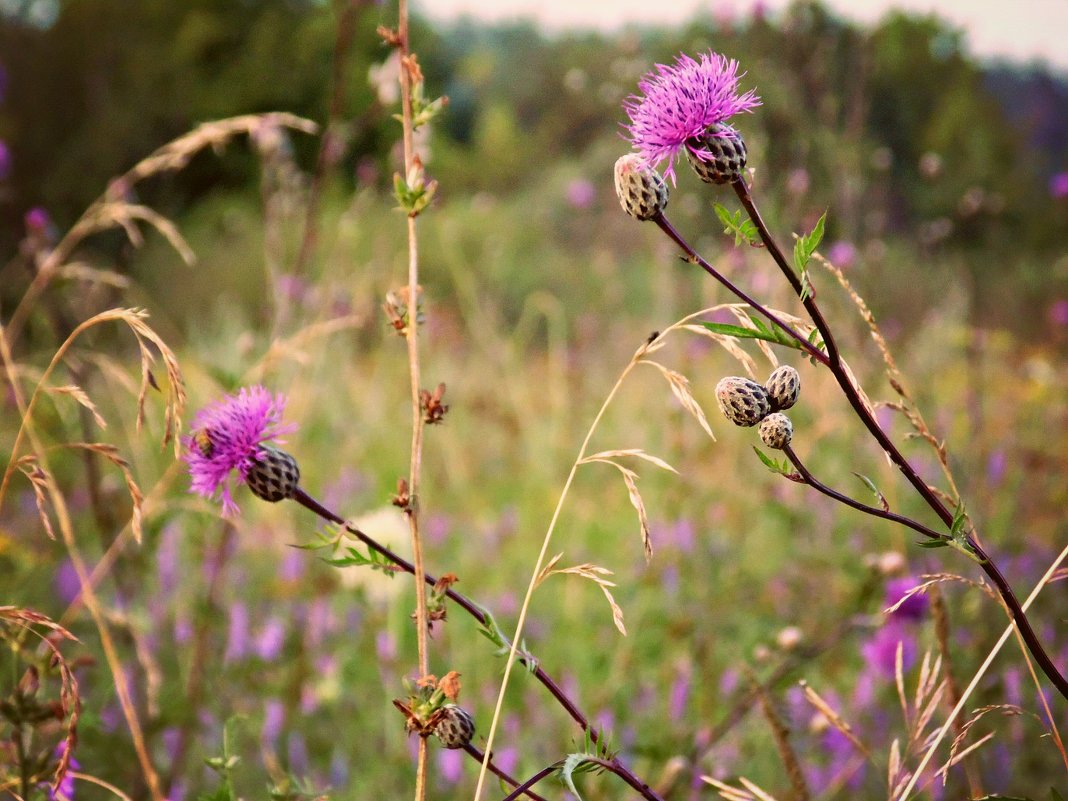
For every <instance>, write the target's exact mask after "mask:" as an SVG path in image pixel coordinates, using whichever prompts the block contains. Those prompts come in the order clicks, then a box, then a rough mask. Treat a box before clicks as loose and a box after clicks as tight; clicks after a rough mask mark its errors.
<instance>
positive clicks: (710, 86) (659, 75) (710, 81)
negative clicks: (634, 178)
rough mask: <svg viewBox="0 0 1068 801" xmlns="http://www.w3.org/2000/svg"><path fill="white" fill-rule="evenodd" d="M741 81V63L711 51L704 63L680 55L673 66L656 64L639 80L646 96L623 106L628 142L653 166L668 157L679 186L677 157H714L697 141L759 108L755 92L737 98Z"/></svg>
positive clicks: (671, 174)
mask: <svg viewBox="0 0 1068 801" xmlns="http://www.w3.org/2000/svg"><path fill="white" fill-rule="evenodd" d="M738 78H739V75H738V62H737V61H735V60H734V59H728V58H726V57H725V56H721V55H720V54H719V53H713V52H711V51H709V52H708V53H703V54H701V56H700V60H699V61H694V60H693V59H692V58H690V57H689V56H687V55H685V54H680V55H679V56H678V57H677V58H676V59H675V63H674V64H673V65H671V66H668V65H666V64H657V65H656V69H655V70H653V71H651V72H648V73H646V75H645V76H644V77H643V78H642V79H641V80H640V81H639V82H638V89H640V90H641V92H642V94H641V95H631V96H630V97H628V98H627V99H626V100H625V101H624V102H623V107H624V109H626V112H627V114H628V115H629V116H630V124H629V125H626V126H625V127H626V129H627V134H628V135H627V137H626V138H627V139H628V140H629V141H630V143H631V144H632V145H633V146H634V149H635V150H637V151H638V153H639V154H640V155H641V157H642V158H643V159H644V160H645V162H646V163H647V164H648V165H649V166H651V167H656V165H658V164H659V163H660V162H661V161H663V160H664V159H667V162H668V166H667V170H665V172H664V174H665V175H666V176H667V177H669V178H671V181H672V183H674V181H675V159H676V158H677V157H678V155H679V153H680V151H681V150H682V149H683V148H684V147H686V148H689V150H690V152H691V153H693V155H694V156H696V157H697V158H699V159H701V160H702V161H707V160H708V159H711V158H712V154H711V153H710V152H709V151H708V149H707V148H705V147H701V146H700V144H698V143H697V142H695V141H691V140H693V139H694V137H697V136H701V135H702V134H703V133H705V131H706V130H707V129H708V128H709V127H711V126H713V125H715V124H717V123H721V122H725V121H726V120H727V119H729V118H730V117H732V116H734V115H735V114H738V113H740V112H742V111H751V110H752V109H753V108H754V107H756V106H759V105H760V98H758V97H757V96H756V94H755V93H754V92H753V90H750V91H748V92H746V93H745V94H743V95H739V94H738Z"/></svg>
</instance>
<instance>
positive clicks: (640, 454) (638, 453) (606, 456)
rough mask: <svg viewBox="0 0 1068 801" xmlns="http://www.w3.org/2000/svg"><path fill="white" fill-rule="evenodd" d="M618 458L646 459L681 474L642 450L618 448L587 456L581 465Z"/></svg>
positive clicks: (662, 468) (657, 457) (664, 468)
mask: <svg viewBox="0 0 1068 801" xmlns="http://www.w3.org/2000/svg"><path fill="white" fill-rule="evenodd" d="M617 456H635V457H637V458H639V459H644V460H645V461H647V462H650V463H652V464H655V465H656V466H657V467H659V468H660V469H661V470H669V471H671V472H672V473H675V474H676V475H678V473H679V471H678V470H676V469H675V468H674V467H672V466H671V465H669V464H668V463H667V462H665V461H664V460H663V459H661V458H660V457H659V456H653V455H652V454H650V453H646V452H645V451H643V450H642V449H641V448H617V449H616V450H611V451H601V452H600V453H594V454H592V455H590V456H587V457H586V458H585V459H582V460H581V461H580V462H579V464H583V463H584V462H589V461H608V460H610V459H612V458H613V457H617Z"/></svg>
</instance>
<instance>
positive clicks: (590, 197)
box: [565, 178, 597, 209]
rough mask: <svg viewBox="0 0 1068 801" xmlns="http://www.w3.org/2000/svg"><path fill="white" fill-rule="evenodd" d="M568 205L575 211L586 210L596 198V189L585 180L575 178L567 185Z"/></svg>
mask: <svg viewBox="0 0 1068 801" xmlns="http://www.w3.org/2000/svg"><path fill="white" fill-rule="evenodd" d="M565 194H566V196H567V202H568V204H569V205H570V206H571V207H572V208H575V209H588V208H589V207H590V206H591V205H592V204H593V201H594V200H595V199H596V198H597V189H596V188H595V187H594V185H593V184H592V183H591V182H590V181H589V180H587V179H586V178H576V179H575V180H573V181H572V182H571V183H569V184H568V185H567V190H566V192H565Z"/></svg>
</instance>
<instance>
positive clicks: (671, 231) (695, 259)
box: [652, 212, 828, 364]
mask: <svg viewBox="0 0 1068 801" xmlns="http://www.w3.org/2000/svg"><path fill="white" fill-rule="evenodd" d="M652 221H653V222H655V223H656V224H657V225H658V226H660V230H661V231H663V232H664V233H665V234H667V235H668V237H670V238H671V241H672V242H674V243H675V244H676V245H678V246H679V249H680V250H682V252H683V253H685V254H686V260H687V261H689V262H690V263H691V264H696V265H697V266H698V267H700V268H701V269H702V270H704V271H705V272H706V273H708V274H709V275H711V276H712V277H713V278H715V279H716V280H717V281H719V282H720V283H721V284H723V286H725V287H726V288H727V290H728V291H729V292H731V293H732V294H733V295H734V296H735V297H737V298H739V299H740V300H741V301H742V302H743V303H746V304H748V305H749V306H750V307H751V308H752V309H753V310H754V311H756V312H757V313H759V314H761V315H763V316H764V317H765V318H767V319H768V320H770V321H771V322H772V323H774V324H775V325H777V326H778V327H779V328H781V329H782V330H783V331H785V332H786V333H787V335H789V336H790V338H791V339H793V340H795V341H796V342H797V344H798V345H799V346H800V348H801V349H802V350H803V351H805V352H806V353H808V355H809V356H811V357H812V358H813V359H815V360H816V361H818V362H819V363H820V364H827V363H828V362H827V354H826V353H824V352H823V351H822V350H820V349H819V348H817V347H816V346H815V345H813V344H812V343H811V342H809V341H808V340H807V339H805V338H804V337H803V336H801V335H800V334H799V333H797V331H795V330H794V329H793V328H792V327H790V326H789V325H787V324H786V323H785V322H783V321H782V320H781V319H780V318H779V316H778V315H777V314H775V312H773V311H771V310H770V309H767V308H765V307H764V306H763V305H761V304H760V303H759V302H758V301H757V300H755V299H754V298H752V297H751V296H750V295H749V294H748V293H746V292H745V290H743V289H741V288H739V287H738V286H737V285H735V284H734V282H733V281H731V280H730V279H729V278H727V276H725V275H723V273H721V272H720V271H719V270H717V269H716V268H715V267H713V266H712V265H711V264H709V263H708V262H707V261H705V260H704V259H703V258H702V257H701V255H700V254H699V253H698V252H697V251H696V250H694V249H693V248H692V247H691V246H690V243H689V242H687V241H686V240H685V239H684V238H683V237H682V234H680V233H679V232H678V231H677V230H675V226H673V225H672V224H671V223H670V222H668V218H667V217H665V216H664V213H663V212H661V213H659V214H657V215H656V216H655V217H653V218H652Z"/></svg>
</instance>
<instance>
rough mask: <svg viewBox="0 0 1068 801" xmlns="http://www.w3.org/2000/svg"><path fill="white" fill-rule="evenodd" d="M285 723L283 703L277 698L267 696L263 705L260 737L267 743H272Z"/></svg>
mask: <svg viewBox="0 0 1068 801" xmlns="http://www.w3.org/2000/svg"><path fill="white" fill-rule="evenodd" d="M285 723H286V708H285V705H284V704H283V703H282V702H281V701H279V700H278V699H277V698H268V699H267V702H266V703H265V704H264V705H263V729H262V730H261V732H260V737H261V739H262V740H263V742H264V743H265V744H267V745H274V743H275V742H276V741H277V740H278V735H280V734H281V733H282V727H283V726H285Z"/></svg>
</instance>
